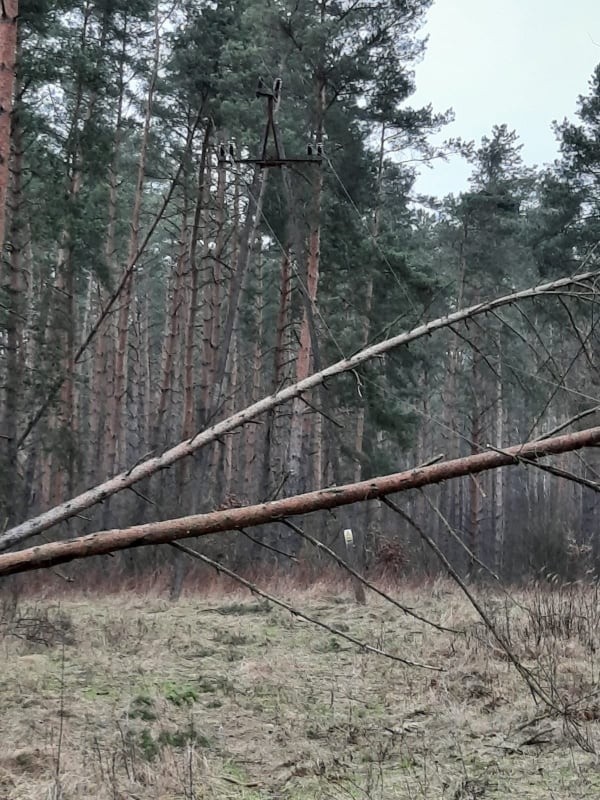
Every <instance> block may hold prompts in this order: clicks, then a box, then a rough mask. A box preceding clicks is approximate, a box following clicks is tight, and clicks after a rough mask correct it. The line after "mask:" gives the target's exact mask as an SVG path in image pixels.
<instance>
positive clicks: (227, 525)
mask: <svg viewBox="0 0 600 800" xmlns="http://www.w3.org/2000/svg"><path fill="white" fill-rule="evenodd" d="M599 443H600V427H596V428H589V429H587V430H584V431H580V432H578V433H571V434H566V435H563V436H556V437H553V438H549V439H543V440H541V441H540V440H535V441H533V442H526V443H524V444H518V445H513V446H512V447H509V448H507V449H506V450H505V451H504V452H502V453H498V452H496V451H493V452H489V453H479V454H478V455H474V456H467V457H465V458H457V459H454V460H453V461H446V462H441V463H439V464H434V465H433V466H430V467H416V468H414V469H411V470H407V471H405V472H398V473H395V474H393V475H386V476H383V477H380V478H372V479H370V480H367V481H362V482H360V483H351V484H347V485H346V486H333V487H330V488H328V489H321V490H319V491H315V492H309V493H307V494H303V495H297V496H294V497H288V498H285V499H283V500H274V501H273V502H271V503H261V504H259V505H254V506H246V507H240V508H229V509H226V510H224V511H213V512H211V513H209V514H198V515H196V516H191V517H181V518H179V519H172V520H166V521H164V522H150V523H147V524H145V525H136V526H134V527H132V528H124V529H122V530H118V529H117V530H110V531H99V532H97V533H92V534H89V535H87V536H81V537H79V538H76V539H71V540H68V541H63V542H51V543H49V544H44V545H39V546H38V547H31V548H28V549H26V550H20V551H17V552H16V553H5V554H4V555H1V556H0V577H1V576H5V575H11V574H15V573H17V572H26V571H28V570H32V569H40V568H44V567H50V566H53V565H55V564H63V563H65V562H68V561H73V560H75V559H81V558H89V557H90V556H97V555H106V554H108V553H114V552H116V551H118V550H126V549H129V548H134V547H144V546H147V545H156V544H165V543H168V542H172V541H176V540H178V539H186V538H190V537H193V536H205V535H207V534H209V533H223V532H225V531H230V530H237V529H239V528H249V527H253V526H257V525H264V524H267V523H272V522H278V521H281V520H282V519H285V518H287V517H292V516H299V515H302V514H307V513H309V512H313V511H320V510H323V509H330V508H338V507H340V506H344V505H350V504H352V503H364V502H366V501H367V500H373V499H375V498H380V497H386V496H387V495H389V494H396V493H399V492H406V491H408V490H410V489H419V488H422V487H424V486H431V485H433V484H437V483H441V482H442V481H445V480H451V479H453V478H458V477H460V476H462V475H475V474H477V473H481V472H485V471H487V470H491V469H498V468H500V467H506V466H511V465H519V463H520V460H522V459H527V460H529V461H535V460H537V459H540V458H544V457H545V456H550V455H557V454H559V453H567V452H570V451H573V450H580V449H582V448H584V447H595V446H597V445H598V444H599ZM598 488H599V489H600V485H599V487H598Z"/></svg>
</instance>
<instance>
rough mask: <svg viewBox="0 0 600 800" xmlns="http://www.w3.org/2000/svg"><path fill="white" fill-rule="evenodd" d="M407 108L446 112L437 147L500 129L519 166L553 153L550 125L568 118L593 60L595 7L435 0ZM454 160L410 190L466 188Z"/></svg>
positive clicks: (599, 9)
mask: <svg viewBox="0 0 600 800" xmlns="http://www.w3.org/2000/svg"><path fill="white" fill-rule="evenodd" d="M424 33H425V34H427V35H428V36H429V43H428V46H427V52H426V54H425V57H424V60H423V62H422V63H421V64H419V65H418V67H417V69H416V82H417V92H416V94H415V95H413V97H412V98H411V105H413V106H420V105H425V104H427V103H430V102H431V103H432V104H433V107H434V109H435V110H440V111H441V110H444V109H446V108H449V107H452V108H453V109H454V112H455V115H456V120H455V122H454V123H452V124H451V125H448V126H446V128H445V129H444V132H443V134H442V137H441V138H442V139H445V138H448V137H450V136H461V137H463V138H465V139H475V140H476V141H479V140H480V139H481V137H482V136H485V135H486V134H489V132H490V131H491V129H492V126H493V125H495V124H502V123H504V122H505V123H507V125H508V126H509V128H511V129H514V130H516V131H517V133H518V134H519V136H520V137H521V141H522V143H523V144H524V148H523V151H522V153H523V157H524V160H525V162H526V163H527V164H530V165H533V164H538V165H540V164H544V163H549V162H551V161H553V160H554V158H555V157H556V155H557V147H556V139H555V137H554V134H553V132H552V127H551V126H552V121H553V120H562V119H563V118H564V117H571V118H572V117H573V116H574V112H575V109H576V104H577V97H578V96H579V95H580V94H587V93H588V83H589V80H590V77H591V74H592V71H593V69H594V67H595V66H596V64H598V63H599V62H600V0H571V2H565V1H564V0H503V2H498V0H435V2H434V5H433V7H432V9H431V10H430V11H429V15H428V21H427V25H426V27H425V29H424ZM469 172H470V168H469V166H468V165H465V163H464V162H461V160H460V159H452V161H451V162H450V163H447V164H444V163H440V164H438V165H436V166H435V168H434V169H432V170H423V171H422V175H421V177H420V179H419V181H418V183H417V190H418V191H421V192H426V193H428V194H434V195H438V196H443V195H445V194H448V193H449V192H459V191H461V190H462V189H464V188H466V186H467V178H468V175H469Z"/></svg>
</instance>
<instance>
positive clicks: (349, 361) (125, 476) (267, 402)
mask: <svg viewBox="0 0 600 800" xmlns="http://www.w3.org/2000/svg"><path fill="white" fill-rule="evenodd" d="M598 278H600V270H594V271H592V272H586V273H583V274H579V275H575V276H571V277H568V278H561V279H559V280H556V281H552V282H550V283H545V284H541V285H540V286H535V287H533V288H529V289H523V290H521V291H519V292H514V293H513V294H509V295H505V296H504V297H499V298H496V299H495V300H489V301H487V302H483V303H477V304H476V305H474V306H470V307H469V308H465V309H461V310H459V311H455V312H453V313H452V314H448V315H445V316H443V317H439V318H438V319H435V320H433V321H431V322H426V323H423V324H421V325H419V326H417V327H416V328H413V329H412V330H410V331H407V332H405V333H401V334H398V335H397V336H394V337H392V338H389V339H385V340H384V341H382V342H378V343H377V344H374V345H371V346H369V347H366V348H364V349H363V350H361V351H359V352H358V353H356V354H355V355H353V356H351V357H349V358H345V359H342V360H341V361H338V362H336V363H335V364H332V365H331V366H329V367H327V368H326V369H323V370H321V371H319V372H316V373H314V374H312V375H309V376H308V377H307V378H305V379H304V380H301V381H299V382H298V383H295V384H293V385H291V386H288V387H286V388H285V389H281V390H280V391H278V392H275V393H274V394H271V395H269V396H268V397H264V398H262V399H261V400H259V401H258V402H256V403H254V404H253V405H251V406H248V407H247V408H245V409H243V410H242V411H239V412H237V413H236V414H233V415H232V416H231V417H229V418H228V419H225V420H223V421H222V422H219V423H217V424H216V425H213V426H212V427H210V428H208V429H206V430H204V431H202V432H200V433H198V434H197V435H196V436H194V437H193V438H192V439H189V440H186V441H183V442H180V443H179V444H177V445H175V446H174V447H172V448H170V449H169V450H167V451H166V452H165V453H163V454H162V455H161V456H158V457H156V458H151V459H149V460H148V461H144V462H142V463H140V464H137V465H136V466H135V467H132V468H131V469H129V470H127V471H125V472H122V473H120V474H119V475H116V476H115V477H113V478H110V479H109V480H107V481H105V482H104V483H101V484H99V485H98V486H96V487H94V488H93V489H89V490H88V491H86V492H83V493H82V494H80V495H78V496H77V497H75V498H73V499H71V500H67V501H66V502H65V503H62V504H60V505H58V506H56V507H54V508H52V509H50V510H49V511H46V512H44V513H42V514H40V515H39V516H37V517H34V518H33V519H30V520H27V521H25V522H23V523H21V524H20V525H16V526H14V527H13V528H10V529H9V530H7V531H6V532H5V533H4V534H3V535H2V536H0V552H2V551H5V550H8V549H9V548H10V547H12V546H14V545H16V544H18V543H20V542H23V541H25V540H27V539H29V538H31V537H32V536H35V535H36V534H38V533H41V532H42V531H44V530H47V529H48V528H51V527H52V526H53V525H57V524H58V523H60V522H63V521H64V520H67V519H69V518H71V517H74V516H76V515H77V514H80V513H81V512H82V511H84V510H85V509H86V508H90V507H91V506H93V505H96V503H101V502H102V501H103V500H106V498H108V497H111V496H112V495H114V494H117V493H118V492H120V491H122V490H123V489H127V488H129V487H130V486H133V485H134V484H135V483H138V481H141V480H143V479H145V478H149V477H151V476H152V475H154V474H155V473H157V472H159V471H160V470H162V469H166V468H168V467H171V466H172V465H173V464H175V463H176V462H177V461H179V460H181V459H182V458H185V457H186V456H190V455H192V454H193V453H195V452H196V451H198V450H199V449H200V448H202V447H204V446H206V445H207V444H210V443H212V442H215V441H217V440H219V439H220V438H221V437H222V436H224V435H225V434H227V433H230V432H231V431H233V430H235V429H236V428H239V427H241V426H242V425H245V424H246V423H247V422H250V421H251V420H253V419H255V418H256V417H258V416H260V415H261V414H264V413H265V412H267V411H270V410H271V409H273V408H275V407H277V406H279V405H282V404H283V403H286V402H288V401H289V400H293V399H294V398H296V397H300V396H301V395H302V394H303V393H304V392H307V391H308V390H310V389H314V388H315V387H317V386H321V385H322V384H324V383H325V382H326V381H327V380H328V379H329V378H332V377H334V376H336V375H341V374H343V373H345V372H350V371H352V370H354V369H356V368H357V367H359V366H360V365H362V364H364V363H366V362H367V361H370V360H371V359H373V358H376V357H377V356H381V355H383V354H384V353H388V352H389V351H391V350H393V349H395V348H397V347H401V346H402V345H407V344H409V343H410V342H413V341H415V340H417V339H421V338H423V337H424V336H428V335H429V334H431V333H434V332H435V331H438V330H443V329H445V328H448V327H450V326H452V325H454V324H456V323H457V322H462V321H465V320H469V319H471V318H472V317H476V316H479V315H481V314H486V313H488V312H491V311H493V310H495V309H497V308H501V307H503V306H511V305H515V304H518V303H519V302H520V301H522V300H526V299H528V298H535V297H540V296H546V295H556V294H560V293H561V291H562V290H563V289H566V288H567V287H570V286H573V285H577V286H584V287H587V284H588V283H591V284H593V282H594V281H595V280H597V279H598ZM587 288H589V287H587ZM592 288H593V286H592ZM582 446H585V445H582ZM350 502H354V501H350ZM175 538H176V537H175Z"/></svg>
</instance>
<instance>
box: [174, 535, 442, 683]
mask: <svg viewBox="0 0 600 800" xmlns="http://www.w3.org/2000/svg"><path fill="white" fill-rule="evenodd" d="M171 545H172V547H175V548H176V549H177V550H181V552H182V553H187V555H188V556H191V557H192V558H196V559H198V561H203V562H204V563H205V564H208V566H209V567H212V568H213V569H216V570H217V572H220V573H222V574H223V575H227V577H228V578H231V579H232V580H234V581H235V582H236V583H239V584H241V585H242V586H245V587H246V589H249V590H250V591H251V592H252V594H255V595H258V597H263V598H264V599H265V600H268V601H269V602H270V603H273V604H274V605H276V606H279V607H280V608H284V609H285V610H286V611H289V612H290V614H292V615H293V616H294V617H299V618H300V619H303V620H305V621H306V622H310V624H311V625H315V626H317V627H318V628H323V630H326V631H329V633H332V634H333V635H334V636H338V637H339V638H340V639H345V640H346V641H347V642H351V644H354V645H356V646H357V647H358V648H360V649H361V650H366V652H367V653H375V654H376V655H378V656H383V657H384V658H389V659H391V660H392V661H399V662H400V663H401V664H404V665H406V666H407V667H421V668H422V669H430V670H433V671H434V672H445V670H444V669H443V667H434V666H432V665H431V664H422V663H420V662H419V661H411V660H409V659H408V658H402V657H401V656H396V655H394V654H393V653H389V652H388V651H387V650H380V649H379V648H378V647H373V646H372V645H370V644H367V643H366V642H361V641H360V639H356V638H355V637H354V636H351V635H350V634H349V633H345V632H344V631H341V630H339V629H338V628H334V627H333V626H332V625H328V624H327V623H326V622H323V621H322V620H320V619H317V618H316V617H310V616H309V615H308V614H305V613H304V611H300V610H299V609H297V608H295V607H294V606H291V605H290V604H289V603H286V602H285V601H284V600H280V599H279V598H278V597H274V596H273V595H272V594H268V592H264V591H263V590H262V589H259V588H258V586H256V585H255V584H254V583H250V581H247V580H246V579H245V578H242V576H241V575H238V574H237V572H232V570H230V569H227V567H225V566H223V564H219V562H218V561H213V560H212V559H211V558H208V556H205V555H203V554H202V553H198V552H197V551H196V550H192V548H191V547H187V546H186V545H184V544H180V543H179V542H171Z"/></svg>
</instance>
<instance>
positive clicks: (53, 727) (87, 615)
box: [0, 582, 600, 800]
mask: <svg viewBox="0 0 600 800" xmlns="http://www.w3.org/2000/svg"><path fill="white" fill-rule="evenodd" d="M590 591H591V590H590ZM481 593H482V594H486V607H487V609H488V611H489V613H490V614H492V615H493V616H494V618H495V620H496V621H497V623H498V624H499V625H501V626H503V629H504V631H505V634H506V635H507V636H508V638H509V640H510V642H511V647H512V648H513V649H514V651H515V653H516V654H517V655H518V657H519V658H520V659H521V660H522V662H523V663H524V664H525V665H526V666H527V667H529V668H531V669H532V670H534V674H535V675H536V676H537V678H538V679H539V680H540V682H541V683H542V684H543V685H544V687H546V688H549V687H552V690H553V691H554V692H555V696H556V697H558V696H559V695H560V696H561V697H562V698H563V700H564V699H565V698H566V699H571V700H572V702H573V704H574V705H573V706H572V707H571V710H570V713H569V721H568V722H566V721H565V718H564V717H560V716H558V715H556V714H552V713H546V709H544V707H543V706H542V705H540V704H537V705H536V703H535V702H534V700H533V697H532V694H531V692H530V691H529V690H528V688H527V686H526V684H525V683H524V681H523V678H521V677H520V676H519V675H518V673H517V671H516V670H515V668H514V667H513V666H512V665H511V664H510V663H509V661H508V660H507V658H506V655H505V653H504V652H503V651H502V650H501V649H500V648H499V647H498V646H497V645H496V644H495V643H494V640H493V638H492V637H490V635H489V634H488V632H487V631H486V629H485V628H484V627H483V625H482V624H481V623H480V622H479V621H478V618H477V615H476V613H475V612H474V611H473V609H472V608H471V607H470V606H469V604H468V603H467V602H466V600H465V599H464V597H463V596H462V595H461V594H460V593H459V592H458V591H457V590H454V589H452V588H451V587H450V586H449V585H448V584H446V583H444V582H437V583H434V584H429V585H428V586H424V587H421V588H408V589H399V590H398V591H397V592H396V594H397V595H398V597H399V598H401V600H402V602H404V603H405V604H407V605H409V606H412V607H414V608H415V609H418V610H419V612H420V613H422V614H425V615H426V616H428V617H429V618H431V619H434V620H435V621H436V622H438V623H440V624H442V625H444V626H449V627H452V628H456V629H459V630H461V631H462V632H463V633H462V634H461V635H455V634H451V633H446V632H439V631H437V630H435V629H433V628H430V627H427V626H425V625H423V624H421V623H419V622H417V621H416V620H414V619H412V618H410V617H408V616H405V615H403V614H402V613H401V612H400V611H398V609H396V608H394V607H392V606H390V605H389V604H386V603H385V602H384V601H382V600H380V599H378V598H375V597H374V596H373V595H370V596H369V603H368V605H367V606H357V605H355V604H354V603H353V600H352V597H351V594H349V593H344V594H342V595H335V594H328V593H327V589H326V588H322V589H321V590H319V589H316V590H311V591H310V592H304V593H301V592H299V591H298V592H296V591H290V592H288V593H287V596H288V598H290V599H291V602H292V603H294V604H296V605H297V606H298V607H301V608H302V609H303V610H305V611H306V612H308V613H310V614H312V615H313V616H315V617H317V618H318V619H320V620H322V621H324V622H326V623H328V624H330V625H333V626H335V627H337V628H339V629H342V630H344V631H347V632H349V633H351V634H352V635H354V636H356V637H357V638H360V639H362V640H364V641H367V642H369V643H370V644H372V645H374V646H376V647H379V648H381V649H384V650H387V651H389V652H392V653H396V654H398V655H402V656H404V657H406V658H410V659H414V660H419V661H423V662H427V663H429V664H432V665H435V666H439V667H442V668H443V669H444V671H443V672H435V671H430V670H426V669H422V668H409V667H406V666H403V665H402V664H399V663H396V662H393V661H391V660H389V659H386V658H384V657H382V656H378V655H372V654H368V653H365V652H364V651H360V650H358V649H357V648H356V647H355V646H353V645H351V644H350V643H349V642H347V641H344V640H341V639H339V638H336V637H334V636H332V635H331V634H330V633H328V632H326V631H323V630H319V629H317V628H315V627H313V626H312V625H310V624H308V623H306V622H303V621H301V620H299V619H298V618H297V617H294V616H292V615H290V614H288V613H286V612H285V611H283V610H282V609H279V608H275V607H272V606H270V605H268V604H267V603H263V602H262V601H260V602H259V601H257V600H256V599H253V598H251V597H249V596H247V595H246V596H244V595H242V594H237V595H229V596H212V597H209V598H200V597H193V596H184V597H183V598H182V599H181V600H180V601H179V602H178V603H177V604H172V603H169V602H167V601H166V600H165V599H161V598H159V597H156V596H147V597H146V596H144V597H142V596H139V595H134V594H121V595H119V596H109V597H97V596H90V597H87V598H86V597H83V596H80V597H74V598H69V599H63V600H61V601H60V603H58V602H56V601H52V602H50V603H49V601H47V600H45V601H42V600H38V601H33V600H26V601H25V600H21V601H20V603H19V604H18V606H17V607H13V608H10V604H9V603H5V606H4V611H3V617H2V616H1V615H0V702H1V706H0V737H1V739H0V741H1V742H2V748H1V751H0V798H2V800H4V798H6V799H7V800H20V799H24V798H28V799H29V798H48V799H49V798H52V799H53V800H58V798H62V800H84V799H85V798H99V799H100V800H104V799H105V798H106V800H125V799H129V798H131V799H132V800H150V799H153V798H156V799H157V800H158V798H161V799H162V798H165V799H166V798H173V800H174V799H175V798H177V799H178V800H179V799H180V800H192V798H196V799H197V800H200V798H215V799H216V798H219V799H220V798H245V799H246V800H259V798H265V800H266V798H270V800H276V798H281V800H283V799H284V798H286V800H308V799H309V798H310V799H311V800H313V799H315V798H323V799H325V798H331V799H332V800H334V799H335V800H342V799H344V798H348V799H350V798H363V799H365V800H367V799H369V798H381V799H382V800H384V799H385V800H391V799H392V798H411V799H412V798H415V799H418V800H425V799H431V800H433V798H435V799H436V800H438V799H439V798H449V799H450V800H475V799H476V798H483V800H487V799H488V798H489V800H491V799H492V798H508V797H513V796H518V797H519V798H520V799H522V800H525V798H586V799H589V798H594V797H600V763H599V760H598V757H597V756H596V755H595V754H594V750H597V751H598V752H600V722H596V721H595V719H596V717H597V716H600V712H599V710H598V706H597V704H596V699H597V698H596V697H595V695H594V692H595V691H596V690H597V689H598V684H597V674H596V667H597V666H598V667H600V663H599V664H598V665H596V663H595V651H596V647H595V644H594V643H593V642H592V641H591V640H590V638H589V635H592V636H594V635H595V632H594V631H590V626H591V625H592V624H595V623H596V622H597V619H596V618H593V613H592V612H593V609H592V611H591V612H590V613H589V614H588V617H587V618H586V620H583V615H584V613H586V608H587V605H586V604H587V603H588V602H592V601H591V600H590V595H589V594H587V595H586V596H585V597H586V599H583V592H581V593H580V594H581V597H580V598H579V600H578V601H577V603H575V604H574V603H573V600H572V598H571V599H570V600H569V599H568V598H567V599H566V600H565V597H564V596H562V595H561V596H560V598H559V600H558V601H557V600H556V599H554V598H553V599H550V600H548V599H547V597H550V596H551V595H550V594H548V595H547V597H546V595H544V597H546V599H544V597H542V598H541V599H540V597H538V598H537V599H536V598H535V597H534V596H533V594H530V595H527V594H526V593H520V594H519V596H518V599H519V600H520V601H524V602H526V603H527V604H529V605H530V606H531V607H532V608H533V609H534V610H533V611H532V613H531V614H530V613H528V612H526V611H525V610H524V609H523V608H522V607H521V608H520V607H519V606H518V605H512V604H509V603H507V602H505V600H503V599H502V597H501V596H496V597H491V596H490V595H489V592H487V591H486V592H483V591H482V592H481ZM597 601H598V598H597V596H596V595H595V596H594V598H593V603H596V604H597ZM551 608H554V609H555V610H556V614H557V616H556V618H555V619H551V616H552V613H554V612H548V609H551ZM590 608H591V606H590ZM588 611H589V608H588ZM536 615H537V616H536ZM561 615H562V616H561ZM586 631H587V633H586ZM15 633H16V634H18V635H17V636H15V635H14V634H15ZM19 637H21V638H19ZM599 652H600V651H599Z"/></svg>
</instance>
